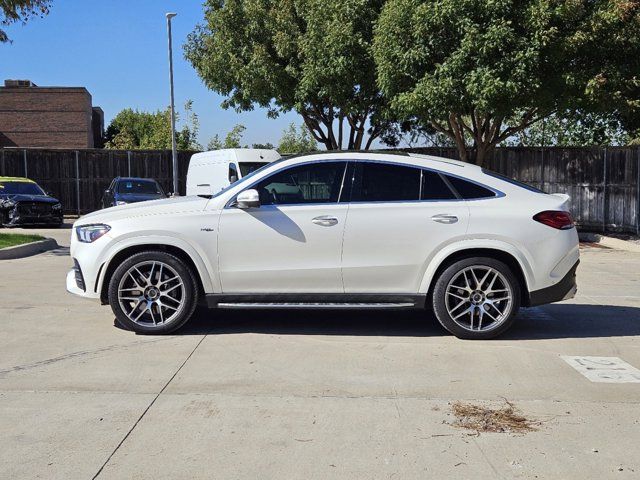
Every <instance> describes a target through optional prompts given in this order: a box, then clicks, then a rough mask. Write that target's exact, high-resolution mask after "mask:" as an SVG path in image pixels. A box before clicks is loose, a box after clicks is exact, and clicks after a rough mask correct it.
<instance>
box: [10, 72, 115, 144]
mask: <svg viewBox="0 0 640 480" xmlns="http://www.w3.org/2000/svg"><path fill="white" fill-rule="evenodd" d="M103 130H104V113H103V112H102V109H101V108H100V107H94V106H92V105H91V94H90V93H89V92H88V91H87V89H86V88H84V87H38V86H37V85H35V84H34V83H33V82H31V81H29V80H5V82H4V87H0V147H42V148H100V147H102V135H103Z"/></svg>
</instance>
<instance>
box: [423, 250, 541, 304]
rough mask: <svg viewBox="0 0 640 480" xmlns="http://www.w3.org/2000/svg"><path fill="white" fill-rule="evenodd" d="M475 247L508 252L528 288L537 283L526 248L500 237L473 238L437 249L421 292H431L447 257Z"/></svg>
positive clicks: (425, 273) (427, 267) (428, 266)
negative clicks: (439, 269)
mask: <svg viewBox="0 0 640 480" xmlns="http://www.w3.org/2000/svg"><path fill="white" fill-rule="evenodd" d="M473 249H490V250H498V251H500V252H504V253H508V254H509V255H511V256H512V257H513V258H515V259H516V261H517V262H518V264H519V265H520V268H521V269H522V273H523V274H524V279H525V282H526V284H527V285H526V288H527V289H528V290H529V289H530V285H533V284H534V283H535V282H534V273H533V269H532V267H531V265H532V259H531V257H530V255H529V253H528V252H527V251H526V250H525V249H524V248H518V247H517V246H516V245H514V244H512V243H510V242H508V241H505V240H503V239H498V238H472V239H463V240H458V241H455V242H453V243H448V244H446V245H443V246H441V247H440V248H438V249H436V250H435V251H436V253H435V254H434V255H433V256H432V257H431V258H430V259H428V260H427V262H426V269H425V272H424V275H423V277H422V282H421V283H420V290H419V292H420V293H424V294H426V293H428V292H429V288H430V286H431V283H432V281H433V279H434V278H433V277H434V275H435V273H436V271H437V270H438V268H439V267H440V265H442V263H443V262H444V261H445V260H446V259H447V258H449V257H450V256H451V255H453V254H455V253H458V252H463V251H465V250H473Z"/></svg>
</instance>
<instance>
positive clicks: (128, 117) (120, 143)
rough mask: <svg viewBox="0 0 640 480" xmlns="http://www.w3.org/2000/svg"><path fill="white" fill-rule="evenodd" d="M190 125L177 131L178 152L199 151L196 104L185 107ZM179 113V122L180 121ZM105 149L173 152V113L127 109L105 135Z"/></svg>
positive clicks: (119, 115) (187, 124)
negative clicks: (170, 150) (194, 107)
mask: <svg viewBox="0 0 640 480" xmlns="http://www.w3.org/2000/svg"><path fill="white" fill-rule="evenodd" d="M184 110H185V116H186V118H187V122H186V123H185V124H184V125H183V126H182V128H180V129H176V144H177V146H178V150H199V149H200V148H201V146H200V145H199V144H198V142H197V137H198V130H199V128H200V126H199V120H198V116H197V115H196V114H195V112H193V109H192V102H191V101H190V100H189V101H187V103H186V104H185V108H184ZM178 117H179V116H178V115H177V114H176V119H177V120H178ZM105 148H112V149H118V150H168V149H171V112H170V110H169V108H167V109H166V110H158V111H156V112H144V111H139V110H133V109H131V108H126V109H124V110H122V111H121V112H120V113H118V114H117V115H116V116H115V117H114V118H113V120H111V122H110V124H109V126H108V127H107V131H106V133H105Z"/></svg>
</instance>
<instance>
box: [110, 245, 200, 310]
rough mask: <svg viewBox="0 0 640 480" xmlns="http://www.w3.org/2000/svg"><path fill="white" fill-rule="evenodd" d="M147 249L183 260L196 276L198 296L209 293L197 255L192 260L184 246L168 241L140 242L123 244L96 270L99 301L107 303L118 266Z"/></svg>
mask: <svg viewBox="0 0 640 480" xmlns="http://www.w3.org/2000/svg"><path fill="white" fill-rule="evenodd" d="M148 251H161V252H167V253H170V254H172V255H174V256H176V257H178V258H179V259H180V260H182V261H183V262H185V264H186V265H187V266H188V267H189V268H190V269H191V270H192V272H193V274H194V276H195V278H196V281H197V283H198V291H199V293H200V298H204V295H205V293H210V292H211V291H212V288H211V280H210V279H209V278H208V277H207V275H208V272H207V269H206V267H205V265H204V264H203V262H202V259H200V258H199V257H197V258H196V260H194V258H193V257H192V255H190V254H189V253H187V251H186V250H185V249H184V248H181V247H180V246H177V245H173V244H169V243H140V244H132V245H126V246H123V247H122V248H120V249H118V250H117V251H116V252H114V253H112V255H111V256H110V257H109V259H108V260H107V261H105V262H104V263H103V264H102V265H101V267H100V269H99V272H98V277H99V278H98V279H97V282H98V286H99V293H100V301H101V302H102V303H103V304H107V303H108V292H109V282H110V281H111V277H112V276H113V273H114V272H115V270H116V269H117V268H118V266H119V265H120V264H121V263H122V262H123V261H124V260H125V259H127V258H129V257H130V256H132V255H135V254H136V253H140V252H148ZM100 277H102V278H100Z"/></svg>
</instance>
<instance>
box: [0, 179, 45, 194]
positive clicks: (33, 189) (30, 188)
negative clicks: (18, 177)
mask: <svg viewBox="0 0 640 480" xmlns="http://www.w3.org/2000/svg"><path fill="white" fill-rule="evenodd" d="M0 195H46V193H44V191H42V189H41V188H40V187H39V186H38V184H37V183H31V182H2V181H0Z"/></svg>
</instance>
